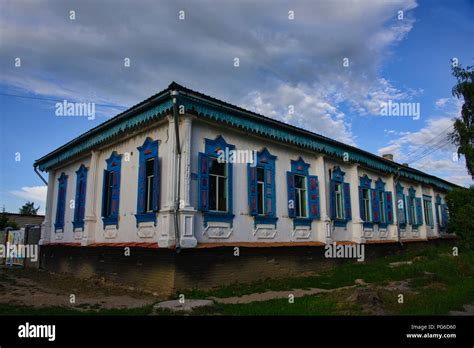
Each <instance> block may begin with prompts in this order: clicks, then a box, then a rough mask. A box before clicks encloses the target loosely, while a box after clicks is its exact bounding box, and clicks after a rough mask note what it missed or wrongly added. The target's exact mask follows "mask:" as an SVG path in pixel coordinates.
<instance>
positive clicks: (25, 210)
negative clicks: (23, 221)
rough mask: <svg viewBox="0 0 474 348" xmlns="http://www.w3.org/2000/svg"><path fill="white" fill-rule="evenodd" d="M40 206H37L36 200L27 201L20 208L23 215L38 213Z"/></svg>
mask: <svg viewBox="0 0 474 348" xmlns="http://www.w3.org/2000/svg"><path fill="white" fill-rule="evenodd" d="M39 208H40V207H38V208H35V203H34V202H26V203H25V204H24V205H23V206H22V207H21V208H20V214H21V215H38V210H39Z"/></svg>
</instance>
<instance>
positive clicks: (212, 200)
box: [209, 175, 217, 210]
mask: <svg viewBox="0 0 474 348" xmlns="http://www.w3.org/2000/svg"><path fill="white" fill-rule="evenodd" d="M209 210H217V176H214V175H210V176H209Z"/></svg>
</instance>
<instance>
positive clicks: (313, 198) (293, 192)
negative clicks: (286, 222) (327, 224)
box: [287, 157, 321, 227]
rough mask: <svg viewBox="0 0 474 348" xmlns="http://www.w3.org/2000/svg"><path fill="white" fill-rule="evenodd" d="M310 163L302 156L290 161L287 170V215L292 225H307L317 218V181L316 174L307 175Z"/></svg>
mask: <svg viewBox="0 0 474 348" xmlns="http://www.w3.org/2000/svg"><path fill="white" fill-rule="evenodd" d="M309 167H310V165H309V164H308V163H306V162H305V161H304V160H303V158H301V157H300V158H299V159H298V160H297V161H291V171H289V172H287V187H288V216H289V217H290V218H293V225H294V226H309V227H311V222H312V221H313V220H314V219H319V218H320V216H321V214H320V211H319V183H318V177H317V176H316V175H309Z"/></svg>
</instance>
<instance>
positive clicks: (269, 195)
mask: <svg viewBox="0 0 474 348" xmlns="http://www.w3.org/2000/svg"><path fill="white" fill-rule="evenodd" d="M276 158H277V157H276V156H273V155H272V154H271V153H270V152H269V151H268V149H267V148H264V149H263V150H262V151H260V152H258V153H257V157H256V159H257V161H256V163H249V164H248V169H247V173H248V185H247V186H248V204H249V214H250V215H251V216H253V217H254V223H255V225H257V224H274V225H275V224H276V221H277V220H278V218H277V217H276V188H275V160H276Z"/></svg>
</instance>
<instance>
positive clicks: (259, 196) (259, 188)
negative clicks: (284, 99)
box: [257, 182, 264, 215]
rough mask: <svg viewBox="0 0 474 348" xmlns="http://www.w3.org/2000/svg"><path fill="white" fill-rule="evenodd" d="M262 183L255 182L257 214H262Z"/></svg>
mask: <svg viewBox="0 0 474 348" xmlns="http://www.w3.org/2000/svg"><path fill="white" fill-rule="evenodd" d="M263 197H264V185H263V183H262V182H259V183H257V203H258V206H257V209H258V214H259V215H263V214H264V207H263V206H264V200H263Z"/></svg>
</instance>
